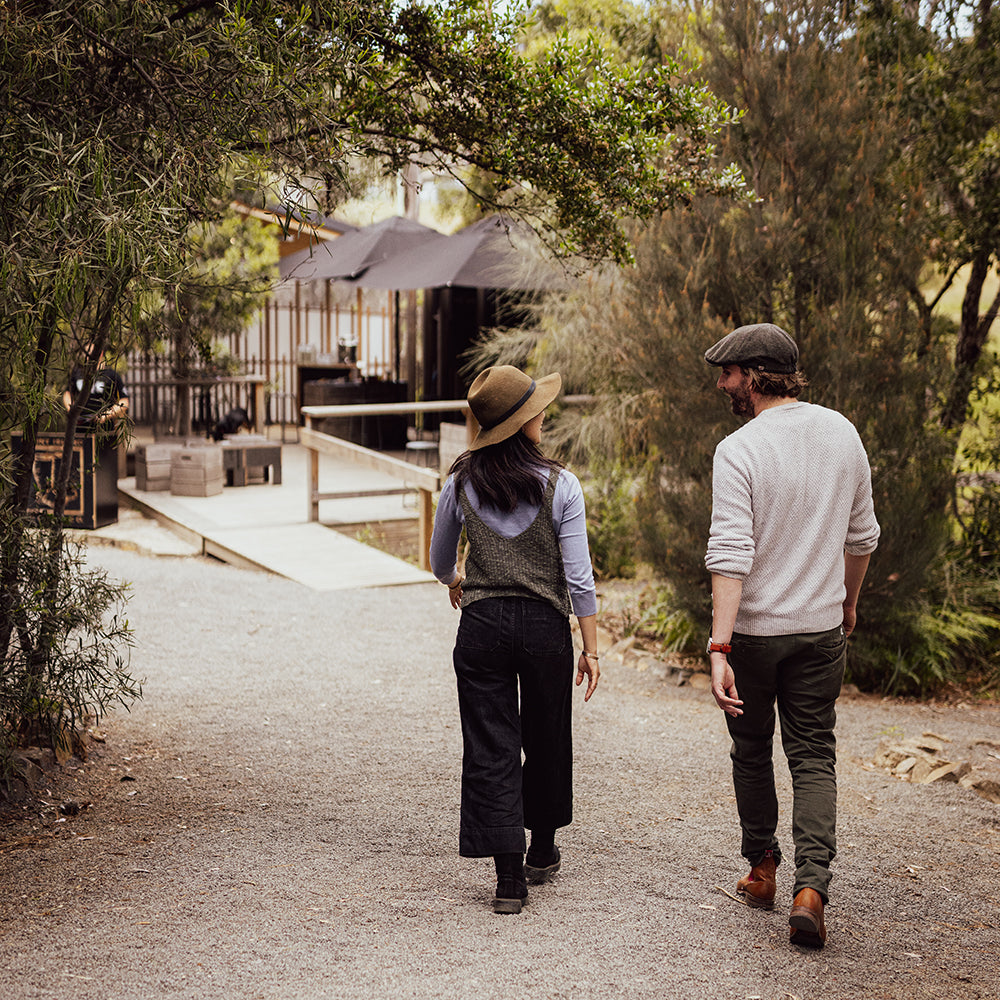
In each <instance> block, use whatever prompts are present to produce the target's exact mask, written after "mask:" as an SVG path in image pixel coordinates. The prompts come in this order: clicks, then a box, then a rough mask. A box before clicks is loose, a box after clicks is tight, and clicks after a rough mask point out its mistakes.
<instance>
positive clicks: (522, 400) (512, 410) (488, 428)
mask: <svg viewBox="0 0 1000 1000" xmlns="http://www.w3.org/2000/svg"><path fill="white" fill-rule="evenodd" d="M534 391H535V380H534V379H532V380H531V385H529V386H528V391H527V392H526V393H525V394H524V395H523V396H522V397H521V398H520V399H519V400H518V401H517V402H516V403H515V404H514V405H513V406H512V407H511V408H510V409H509V410H507V411H506V412H505V413H503V414H502V415H501V416H499V417H497V419H496V420H494V421H492V422H491V423H488V424H484V423H483V422H482V421H481V420H480V421H479V426H480V427H481V428H482V429H483V430H484V431H491V430H493V428H494V427H499V426H500V425H501V424H502V423H503V422H504V421H505V420H507V419H508V418H509V417H512V416H513V415H514V414H515V413H517V411H518V410H519V409H521V407H522V406H524V404H525V403H527V402H528V400H529V399H531V395H532V393H533V392H534Z"/></svg>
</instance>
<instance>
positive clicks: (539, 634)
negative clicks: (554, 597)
mask: <svg viewBox="0 0 1000 1000" xmlns="http://www.w3.org/2000/svg"><path fill="white" fill-rule="evenodd" d="M522 614H523V619H522V620H523V622H524V651H525V652H526V653H545V654H548V655H552V654H554V653H562V652H563V651H564V650H565V649H566V647H567V644H568V643H570V642H571V641H572V640H571V639H570V631H569V619H567V618H566V617H565V616H563V615H562V614H560V613H559V612H558V611H556V609H555V608H554V607H552V605H551V604H545V603H544V602H542V601H525V602H524V604H523V612H522Z"/></svg>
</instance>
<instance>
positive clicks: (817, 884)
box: [726, 626, 847, 902]
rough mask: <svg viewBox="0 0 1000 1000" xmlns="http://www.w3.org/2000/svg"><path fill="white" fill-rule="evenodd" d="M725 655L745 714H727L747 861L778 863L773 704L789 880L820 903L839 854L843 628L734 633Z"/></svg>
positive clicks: (844, 656)
mask: <svg viewBox="0 0 1000 1000" xmlns="http://www.w3.org/2000/svg"><path fill="white" fill-rule="evenodd" d="M732 646H733V650H732V653H730V655H729V662H730V664H731V665H732V668H733V673H734V674H735V676H736V690H737V692H738V693H739V696H740V698H741V699H742V701H743V714H742V715H740V716H738V717H736V718H734V717H732V716H730V715H727V716H726V722H727V724H728V726H729V735H730V736H731V737H732V740H733V745H732V750H731V752H730V756H731V757H732V761H733V786H734V788H735V791H736V806H737V809H738V811H739V816H740V826H741V828H742V831H743V843H742V848H741V850H742V854H743V856H744V857H745V858H746V859H747V860H748V861H749V862H750V864H751V865H756V864H759V863H760V860H761V859H762V858H763V856H764V852H765V851H768V850H772V851H774V857H775V860H776V861H778V862H780V860H781V850H780V848H779V846H778V840H777V836H776V830H777V826H778V796H777V792H776V791H775V787H774V762H773V753H772V751H773V743H774V724H775V706H777V717H778V719H779V721H780V723H781V744H782V747H783V749H784V751H785V757H786V759H787V761H788V769H789V771H790V772H791V776H792V837H793V839H794V841H795V885H794V889H793V892H795V893H797V892H798V891H799V890H800V889H804V888H810V889H815V890H816V891H817V892H818V893H819V894H820V895H821V896H822V897H823V900H824V902H825V901H826V899H827V886H828V885H829V882H830V863H831V862H832V861H833V858H834V856H835V855H836V853H837V740H836V737H835V736H834V726H835V725H836V722H837V712H836V701H837V696H838V695H839V694H840V686H841V683H842V682H843V679H844V663H845V660H846V652H847V640H846V637H845V635H844V630H843V628H842V627H839V626H838V627H837V628H835V629H831V630H830V631H829V632H813V633H808V634H801V635H774V636H752V635H742V634H740V633H735V634H734V635H733V640H732Z"/></svg>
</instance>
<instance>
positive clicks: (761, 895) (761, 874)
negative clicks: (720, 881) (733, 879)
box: [736, 851, 778, 910]
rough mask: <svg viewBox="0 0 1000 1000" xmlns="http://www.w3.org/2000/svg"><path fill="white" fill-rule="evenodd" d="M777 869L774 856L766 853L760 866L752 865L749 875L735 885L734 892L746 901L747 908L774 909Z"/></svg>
mask: <svg viewBox="0 0 1000 1000" xmlns="http://www.w3.org/2000/svg"><path fill="white" fill-rule="evenodd" d="M777 867H778V866H777V865H776V864H775V863H774V856H773V855H772V854H771V852H770V851H768V852H767V854H765V855H764V858H763V860H762V861H761V862H760V864H759V865H754V866H753V868H751V869H750V874H749V875H747V876H745V877H744V878H741V879H740V880H739V882H737V883H736V891H737V892H738V893H739V894H740V895H741V896H742V897H743V898H744V899H745V900H746V903H747V906H758V907H760V908H761V909H764V910H773V909H774V894H775V891H776V889H777V886H776V884H775V870H776V869H777Z"/></svg>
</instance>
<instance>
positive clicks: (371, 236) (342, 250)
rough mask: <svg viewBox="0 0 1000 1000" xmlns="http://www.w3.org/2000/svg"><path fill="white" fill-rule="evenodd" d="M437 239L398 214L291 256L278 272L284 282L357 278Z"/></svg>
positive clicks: (418, 225)
mask: <svg viewBox="0 0 1000 1000" xmlns="http://www.w3.org/2000/svg"><path fill="white" fill-rule="evenodd" d="M434 238H441V233H439V232H438V231H437V230H436V229H431V228H430V227H429V226H423V225H421V224H420V223H419V222H415V221H414V220H413V219H407V218H404V217H402V216H398V215H396V216H393V217H392V218H389V219H383V221H382V222H376V223H374V224H373V225H371V226H365V228H364V229H355V230H353V231H352V232H349V233H345V234H344V235H343V236H340V237H338V238H337V239H335V240H329V241H324V242H322V243H320V244H318V245H314V246H311V247H306V248H305V249H304V250H299V251H297V252H296V253H293V254H289V255H288V256H287V257H285V258H284V259H283V260H282V261H281V263H280V264H279V272H280V274H281V277H282V279H283V280H288V279H297V280H299V281H320V280H322V279H324V278H356V277H358V275H360V274H362V273H363V272H364V271H365V270H366V269H367V268H369V267H371V266H372V265H373V264H376V263H378V262H379V261H382V260H385V259H386V258H387V257H391V256H393V255H394V254H399V253H401V252H403V251H405V250H409V249H411V248H412V247H416V246H418V245H420V244H422V243H424V242H426V241H427V240H428V239H434ZM375 287H379V286H375ZM383 287H384V286H383Z"/></svg>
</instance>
